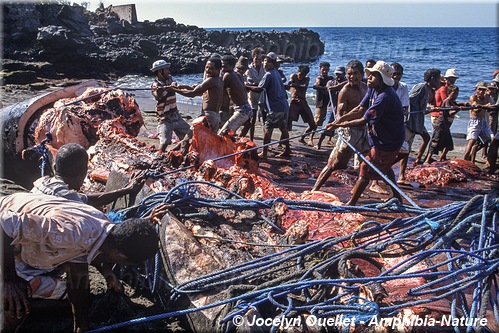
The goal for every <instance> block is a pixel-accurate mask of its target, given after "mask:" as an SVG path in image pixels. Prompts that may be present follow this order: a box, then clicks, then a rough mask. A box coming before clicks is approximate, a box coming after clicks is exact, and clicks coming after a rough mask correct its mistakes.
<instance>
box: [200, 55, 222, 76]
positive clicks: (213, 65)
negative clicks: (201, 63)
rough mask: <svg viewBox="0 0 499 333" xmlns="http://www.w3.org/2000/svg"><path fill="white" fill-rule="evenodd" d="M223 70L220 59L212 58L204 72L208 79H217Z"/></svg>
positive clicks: (207, 62)
mask: <svg viewBox="0 0 499 333" xmlns="http://www.w3.org/2000/svg"><path fill="white" fill-rule="evenodd" d="M221 69H222V60H221V59H220V58H216V57H215V58H214V57H211V58H209V59H208V61H206V66H205V67H204V72H205V73H206V76H207V77H217V76H220V70H221Z"/></svg>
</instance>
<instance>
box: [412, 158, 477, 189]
mask: <svg viewBox="0 0 499 333" xmlns="http://www.w3.org/2000/svg"><path fill="white" fill-rule="evenodd" d="M480 175H481V171H480V168H478V167H477V166H476V165H474V164H473V163H471V162H470V161H465V160H461V159H452V160H450V161H444V162H433V163H431V164H430V165H418V166H416V167H415V168H414V169H412V170H411V171H409V172H408V174H407V180H409V181H414V182H417V183H419V184H421V185H439V186H445V185H448V184H450V183H457V182H464V181H467V180H468V179H469V178H475V179H476V178H479V177H480Z"/></svg>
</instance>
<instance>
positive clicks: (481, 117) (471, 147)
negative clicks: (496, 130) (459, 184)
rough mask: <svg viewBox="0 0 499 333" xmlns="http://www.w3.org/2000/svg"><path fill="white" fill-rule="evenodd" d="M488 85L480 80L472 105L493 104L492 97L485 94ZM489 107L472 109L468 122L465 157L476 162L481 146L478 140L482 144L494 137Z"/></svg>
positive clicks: (472, 98)
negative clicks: (490, 125)
mask: <svg viewBox="0 0 499 333" xmlns="http://www.w3.org/2000/svg"><path fill="white" fill-rule="evenodd" d="M486 90H487V85H486V83H485V82H478V83H477V84H476V87H475V91H476V94H475V95H472V96H471V97H470V103H471V106H480V105H484V106H491V103H490V99H489V98H488V97H487V96H486V95H485V91H486ZM486 117H488V115H487V109H486V108H477V109H470V121H469V123H468V133H467V135H466V140H468V144H467V145H466V151H465V152H464V159H465V160H468V161H471V162H473V163H475V156H476V152H477V151H478V148H479V143H478V140H480V141H481V143H480V145H483V144H485V143H487V142H489V141H490V140H491V139H492V138H493V136H494V135H493V133H492V131H491V129H490V127H489V125H488V124H487V119H486Z"/></svg>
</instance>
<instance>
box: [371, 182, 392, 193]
mask: <svg viewBox="0 0 499 333" xmlns="http://www.w3.org/2000/svg"><path fill="white" fill-rule="evenodd" d="M369 190H370V191H373V192H375V193H379V194H384V195H388V194H390V192H388V191H387V190H385V189H384V188H382V187H381V186H380V185H379V184H377V183H372V185H371V187H369Z"/></svg>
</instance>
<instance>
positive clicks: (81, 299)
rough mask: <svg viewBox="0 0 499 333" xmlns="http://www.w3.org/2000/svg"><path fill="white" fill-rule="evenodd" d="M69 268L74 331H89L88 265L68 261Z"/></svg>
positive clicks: (68, 280)
mask: <svg viewBox="0 0 499 333" xmlns="http://www.w3.org/2000/svg"><path fill="white" fill-rule="evenodd" d="M67 268H68V270H67V273H68V279H67V284H68V285H67V289H68V299H69V302H70V303H71V309H72V311H73V320H74V332H83V331H87V330H88V329H89V328H90V327H89V324H88V306H89V298H90V288H89V280H88V265H87V264H79V263H78V264H77V263H67Z"/></svg>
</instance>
